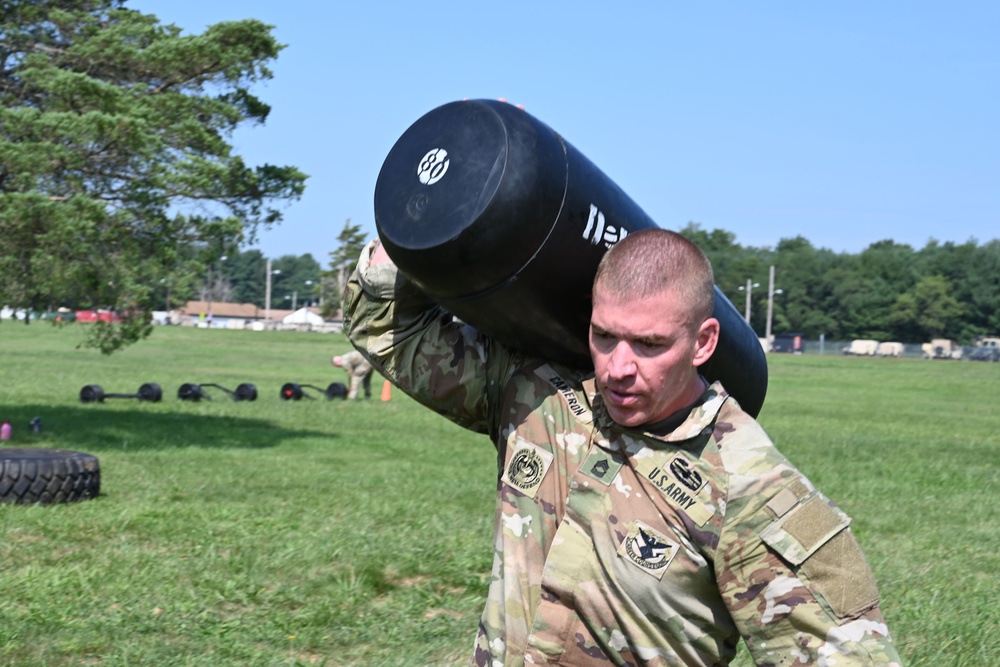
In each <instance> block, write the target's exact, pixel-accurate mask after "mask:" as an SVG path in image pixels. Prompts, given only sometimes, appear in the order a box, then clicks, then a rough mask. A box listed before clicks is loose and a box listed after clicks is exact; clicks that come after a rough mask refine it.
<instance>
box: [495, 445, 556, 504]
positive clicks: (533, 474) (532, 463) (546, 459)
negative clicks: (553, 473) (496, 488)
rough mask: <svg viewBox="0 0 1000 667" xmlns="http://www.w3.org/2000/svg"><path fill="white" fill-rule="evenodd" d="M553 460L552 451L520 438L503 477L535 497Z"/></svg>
mask: <svg viewBox="0 0 1000 667" xmlns="http://www.w3.org/2000/svg"><path fill="white" fill-rule="evenodd" d="M552 460H553V456H552V453H551V452H547V451H545V450H544V449H542V448H540V447H538V446H537V445H534V444H532V443H530V442H528V441H527V440H523V439H522V438H518V439H517V442H516V444H515V447H514V453H513V454H512V455H511V457H510V460H509V461H508V462H507V466H506V467H505V468H504V472H503V477H502V478H501V479H502V480H503V482H504V483H505V484H509V485H510V486H512V487H514V488H515V489H517V490H518V491H520V492H521V493H523V494H524V495H526V496H529V497H531V498H534V497H535V493H537V492H538V487H539V486H541V483H542V478H543V477H545V473H546V472H548V470H549V466H551V465H552Z"/></svg>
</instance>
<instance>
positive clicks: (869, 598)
mask: <svg viewBox="0 0 1000 667" xmlns="http://www.w3.org/2000/svg"><path fill="white" fill-rule="evenodd" d="M733 491H734V492H733V496H732V497H730V498H729V499H728V502H727V509H726V518H725V520H724V523H723V530H722V533H721V535H720V542H719V548H718V551H717V552H716V568H717V573H718V583H719V590H720V592H721V593H722V596H723V599H724V600H725V602H726V605H727V607H728V608H729V610H730V613H731V614H732V616H733V619H734V620H735V621H736V625H737V627H738V628H739V631H740V634H741V635H742V636H743V639H744V641H745V642H746V644H747V647H748V648H749V649H750V653H751V654H752V655H753V658H754V660H755V662H756V664H758V665H782V664H784V665H796V666H797V667H799V666H801V667H809V666H816V667H819V666H823V665H836V666H837V667H874V666H875V665H880V666H892V667H899V666H901V665H902V661H901V660H900V658H899V655H898V653H897V652H896V649H895V647H894V645H893V643H892V639H891V638H890V636H889V630H888V627H887V626H886V623H885V620H884V619H883V617H882V613H881V611H880V610H879V607H878V602H879V600H878V589H877V587H876V585H875V579H874V576H873V575H872V572H871V569H870V567H869V566H868V562H867V561H866V560H865V557H864V554H863V553H862V552H861V548H860V547H859V546H858V542H857V540H856V539H855V537H854V534H853V533H852V532H851V529H850V527H849V524H850V518H849V517H848V516H847V515H846V514H844V513H843V512H842V511H841V510H840V509H839V508H837V507H836V506H835V505H834V504H833V503H832V502H831V501H830V500H828V499H827V498H826V497H825V496H824V495H823V494H822V493H820V492H819V491H817V490H815V489H814V488H812V487H811V485H810V484H809V483H808V481H807V480H805V479H804V478H803V477H802V476H801V474H800V473H798V471H796V470H795V469H794V468H792V467H791V466H789V465H787V463H782V464H779V465H777V466H775V467H774V468H772V469H771V470H769V471H767V472H766V473H764V474H762V475H760V476H756V475H755V476H751V477H745V478H737V479H736V481H735V482H734V485H733Z"/></svg>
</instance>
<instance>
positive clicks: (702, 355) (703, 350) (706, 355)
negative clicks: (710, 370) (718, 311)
mask: <svg viewBox="0 0 1000 667" xmlns="http://www.w3.org/2000/svg"><path fill="white" fill-rule="evenodd" d="M718 344H719V320H717V319H715V318H714V317H710V318H708V319H707V320H705V321H704V322H702V323H701V326H699V327H698V335H697V336H695V343H694V345H695V347H694V365H695V366H701V365H702V364H704V363H705V362H706V361H708V360H709V359H711V358H712V354H713V353H714V352H715V346H716V345H718Z"/></svg>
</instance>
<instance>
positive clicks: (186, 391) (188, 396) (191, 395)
mask: <svg viewBox="0 0 1000 667" xmlns="http://www.w3.org/2000/svg"><path fill="white" fill-rule="evenodd" d="M177 398H179V399H181V400H182V401H200V400H201V399H203V398H207V396H205V392H203V391H202V390H201V386H200V385H197V384H195V383H194V382H185V383H184V384H182V385H181V386H180V388H179V389H178V390H177Z"/></svg>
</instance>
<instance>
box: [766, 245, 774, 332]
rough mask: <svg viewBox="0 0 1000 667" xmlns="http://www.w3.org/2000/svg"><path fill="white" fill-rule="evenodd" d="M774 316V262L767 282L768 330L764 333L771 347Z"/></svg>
mask: <svg viewBox="0 0 1000 667" xmlns="http://www.w3.org/2000/svg"><path fill="white" fill-rule="evenodd" d="M773 317H774V264H772V265H771V277H770V280H769V281H768V284H767V331H766V333H765V334H764V336H765V340H766V341H767V347H768V348H770V347H771V318H773Z"/></svg>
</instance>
